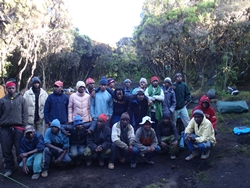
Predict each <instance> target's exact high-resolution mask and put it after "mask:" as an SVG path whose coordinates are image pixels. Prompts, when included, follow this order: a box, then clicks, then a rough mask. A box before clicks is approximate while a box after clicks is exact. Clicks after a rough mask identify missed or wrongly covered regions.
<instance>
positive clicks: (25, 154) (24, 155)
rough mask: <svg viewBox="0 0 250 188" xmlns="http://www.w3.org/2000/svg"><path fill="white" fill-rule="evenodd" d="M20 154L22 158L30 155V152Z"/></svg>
mask: <svg viewBox="0 0 250 188" xmlns="http://www.w3.org/2000/svg"><path fill="white" fill-rule="evenodd" d="M19 156H20V157H21V158H24V157H28V154H27V153H21V154H20V155H19Z"/></svg>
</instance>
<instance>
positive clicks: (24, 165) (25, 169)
mask: <svg viewBox="0 0 250 188" xmlns="http://www.w3.org/2000/svg"><path fill="white" fill-rule="evenodd" d="M23 172H24V173H25V174H28V173H29V168H28V167H27V166H26V164H23Z"/></svg>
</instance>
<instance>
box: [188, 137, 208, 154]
mask: <svg viewBox="0 0 250 188" xmlns="http://www.w3.org/2000/svg"><path fill="white" fill-rule="evenodd" d="M191 136H192V137H194V138H197V137H198V136H197V135H195V134H191ZM184 138H186V134H185V135H184ZM185 143H186V145H187V147H188V149H189V150H190V151H191V152H192V151H194V150H195V149H198V150H199V151H201V152H207V151H208V150H210V149H211V147H212V144H211V142H210V141H209V140H208V141H206V142H202V143H193V142H191V141H186V139H185Z"/></svg>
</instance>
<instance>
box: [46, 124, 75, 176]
mask: <svg viewBox="0 0 250 188" xmlns="http://www.w3.org/2000/svg"><path fill="white" fill-rule="evenodd" d="M44 142H45V146H46V147H45V149H44V164H43V165H44V166H43V172H42V177H44V178H45V177H47V176H48V169H49V165H50V162H51V160H52V158H53V157H54V158H55V161H54V163H55V164H57V165H59V166H61V165H63V164H67V163H70V161H71V158H70V156H69V154H68V149H69V138H68V137H67V136H65V135H64V133H63V132H62V131H61V125H60V121H59V120H58V119H54V120H53V121H52V122H51V124H50V128H48V129H47V130H46V132H45V136H44Z"/></svg>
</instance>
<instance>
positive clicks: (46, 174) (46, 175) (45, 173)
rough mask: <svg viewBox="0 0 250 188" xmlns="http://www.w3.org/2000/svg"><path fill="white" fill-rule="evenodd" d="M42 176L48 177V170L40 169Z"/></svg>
mask: <svg viewBox="0 0 250 188" xmlns="http://www.w3.org/2000/svg"><path fill="white" fill-rule="evenodd" d="M41 175H42V177H43V178H46V177H48V170H44V171H42V174H41Z"/></svg>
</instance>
